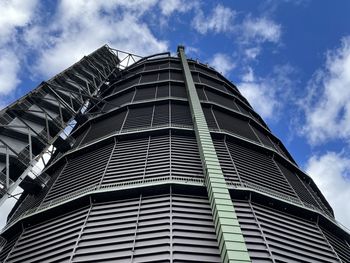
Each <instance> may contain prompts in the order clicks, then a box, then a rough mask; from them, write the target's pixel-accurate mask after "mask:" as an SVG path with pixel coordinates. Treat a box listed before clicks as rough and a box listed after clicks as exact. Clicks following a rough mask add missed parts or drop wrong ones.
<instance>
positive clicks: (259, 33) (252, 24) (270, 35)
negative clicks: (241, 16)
mask: <svg viewBox="0 0 350 263" xmlns="http://www.w3.org/2000/svg"><path fill="white" fill-rule="evenodd" d="M241 33H242V35H241V37H242V39H243V41H244V42H251V41H253V42H258V43H259V42H273V43H277V42H278V41H279V40H280V37H281V25H279V24H276V23H275V22H274V21H272V20H270V19H268V18H266V17H261V18H255V19H254V18H251V17H250V16H248V17H247V18H246V19H245V20H244V21H243V23H242V30H241Z"/></svg>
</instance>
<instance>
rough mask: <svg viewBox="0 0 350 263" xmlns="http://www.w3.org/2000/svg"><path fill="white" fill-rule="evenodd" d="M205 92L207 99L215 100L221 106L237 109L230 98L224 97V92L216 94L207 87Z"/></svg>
mask: <svg viewBox="0 0 350 263" xmlns="http://www.w3.org/2000/svg"><path fill="white" fill-rule="evenodd" d="M205 94H206V95H207V98H208V101H212V102H215V103H217V104H219V105H221V106H224V107H227V108H229V109H233V110H235V111H238V108H237V107H236V105H235V104H234V103H233V99H232V98H230V97H226V96H225V95H224V94H222V95H219V94H217V93H215V92H213V91H211V90H209V89H205Z"/></svg>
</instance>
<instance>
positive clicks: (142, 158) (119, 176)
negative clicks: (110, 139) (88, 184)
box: [102, 137, 149, 184]
mask: <svg viewBox="0 0 350 263" xmlns="http://www.w3.org/2000/svg"><path fill="white" fill-rule="evenodd" d="M148 144H149V137H145V138H140V139H137V140H126V141H118V142H117V145H116V147H115V148H114V151H113V153H112V156H111V159H110V162H109V164H108V168H107V170H106V173H105V175H104V178H103V181H102V184H109V183H118V182H129V181H134V180H141V179H143V177H144V171H145V163H146V157H147V150H148Z"/></svg>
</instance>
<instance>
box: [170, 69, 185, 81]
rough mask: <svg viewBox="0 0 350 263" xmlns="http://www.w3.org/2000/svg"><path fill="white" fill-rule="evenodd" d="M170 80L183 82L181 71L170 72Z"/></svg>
mask: <svg viewBox="0 0 350 263" xmlns="http://www.w3.org/2000/svg"><path fill="white" fill-rule="evenodd" d="M170 79H171V80H178V81H184V77H183V74H182V72H181V71H173V70H171V71H170Z"/></svg>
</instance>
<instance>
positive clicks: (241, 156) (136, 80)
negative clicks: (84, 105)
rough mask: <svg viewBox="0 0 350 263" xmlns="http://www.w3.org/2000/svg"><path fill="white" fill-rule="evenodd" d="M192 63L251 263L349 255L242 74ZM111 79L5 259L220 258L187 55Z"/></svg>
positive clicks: (17, 217)
mask: <svg viewBox="0 0 350 263" xmlns="http://www.w3.org/2000/svg"><path fill="white" fill-rule="evenodd" d="M188 62H189V66H190V69H191V73H192V77H193V80H194V82H195V86H196V89H197V94H198V97H199V99H200V101H201V105H202V109H203V111H204V114H205V118H206V121H207V123H208V126H209V130H210V132H211V136H212V139H213V142H214V146H215V150H216V154H217V156H218V159H219V162H220V166H221V169H222V171H223V174H224V177H225V180H226V183H227V186H228V188H229V190H230V192H231V194H233V193H241V194H239V196H238V197H237V196H236V197H235V198H236V199H235V198H234V199H233V204H234V207H235V209H236V212H237V215H238V219H239V223H240V225H241V229H242V232H243V236H244V239H245V242H246V244H247V248H248V252H249V255H250V258H251V260H252V262H348V260H349V258H350V255H349V252H348V251H349V250H350V247H349V243H348V242H349V236H348V235H347V234H344V232H342V230H339V229H338V228H337V226H336V224H335V223H334V222H333V220H334V219H333V211H332V209H331V208H330V206H329V204H328V203H327V201H326V200H325V199H324V197H323V196H322V194H321V193H320V192H319V190H318V189H317V187H316V186H315V184H314V183H313V181H312V180H311V179H310V178H309V177H308V176H307V175H305V174H304V173H303V172H302V171H300V170H299V168H298V167H297V165H296V164H295V162H294V160H293V159H292V157H291V156H290V154H289V153H288V151H287V150H286V148H285V147H284V146H283V144H282V143H281V142H280V140H279V139H278V138H276V137H275V136H274V135H273V134H272V133H271V132H270V130H269V128H268V127H267V126H266V124H265V123H264V121H263V120H262V119H261V117H260V116H259V115H258V114H257V113H256V112H254V110H253V109H252V107H251V106H250V105H249V103H248V102H247V100H246V99H245V98H244V97H243V96H242V95H241V94H240V93H239V91H238V90H237V88H236V87H235V86H234V85H233V84H232V83H230V82H229V81H228V80H226V79H225V78H224V77H223V76H221V75H220V74H218V73H217V72H215V71H214V70H213V69H211V68H208V67H206V66H205V65H203V64H200V63H197V62H195V61H191V60H189V61H188ZM105 85H106V87H104V88H103V93H102V94H101V96H100V102H99V103H98V104H97V105H95V106H94V107H92V108H90V109H88V110H87V112H86V115H89V116H90V117H89V118H86V119H85V120H86V121H82V122H80V123H78V124H77V127H76V128H75V129H74V131H73V134H72V136H73V137H74V139H76V142H75V145H74V147H73V149H72V150H70V151H68V152H66V153H65V154H64V155H59V156H57V157H56V159H55V160H54V161H53V162H52V163H51V164H50V166H49V167H48V168H47V169H46V171H45V172H46V173H47V174H49V175H50V176H51V181H50V183H49V184H48V187H47V188H45V189H44V190H43V191H42V192H41V193H39V194H37V195H35V196H34V195H30V194H28V195H27V196H25V197H23V198H22V200H21V204H20V205H19V206H18V207H17V208H16V211H14V213H13V214H12V216H11V218H10V219H9V224H8V226H7V227H6V228H5V231H4V232H3V236H4V237H5V238H6V239H7V240H8V242H7V244H6V245H5V246H4V248H3V250H2V251H1V254H0V259H1V260H3V261H4V262H109V261H111V262H112V261H113V262H115V261H116V260H117V261H118V262H119V261H120V262H122V261H128V262H156V261H157V262H220V254H219V249H218V248H219V246H218V243H217V240H216V237H215V230H214V223H213V218H212V213H211V208H210V206H209V202H208V197H207V195H206V194H205V191H206V189H205V187H204V175H203V170H202V163H201V158H200V151H199V150H198V145H197V141H196V137H195V133H194V128H195V127H194V126H193V122H192V116H191V112H190V107H189V101H188V99H187V93H186V87H185V83H184V78H183V73H182V67H181V64H180V61H179V59H178V58H173V57H166V58H158V59H152V60H145V61H142V62H140V63H136V64H135V65H133V66H131V67H129V68H127V69H126V70H124V71H118V72H115V73H114V74H113V75H112V76H111V77H110V79H109V81H108V82H107V83H106V84H105ZM159 187H162V190H161V191H160V192H159V191H158V189H159ZM181 189H185V190H181ZM119 192H122V194H117V193H119ZM256 196H259V198H255V197H256ZM260 197H261V198H260ZM237 198H238V199H237ZM254 198H255V199H254ZM247 199H249V200H247ZM252 199H254V201H252ZM107 200H108V201H107ZM266 200H267V201H266ZM259 202H260V203H259ZM262 202H265V203H264V204H262ZM275 204H279V205H278V206H276V205H275ZM63 209H64V210H63ZM295 209H297V210H295ZM63 211H65V212H63ZM281 211H284V212H283V214H282V212H281ZM295 211H298V213H301V214H295V213H296V212H295ZM300 211H301V212H300ZM50 213H51V214H50ZM305 214H307V215H309V214H310V215H312V216H313V218H314V219H313V220H309V219H307V218H305V217H306V216H305ZM316 219H317V220H316ZM20 224H22V227H21V228H20V227H19V225H20ZM332 229H333V230H334V229H338V230H337V231H338V232H339V233H342V234H339V235H334V233H332ZM18 235H19V236H18Z"/></svg>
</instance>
